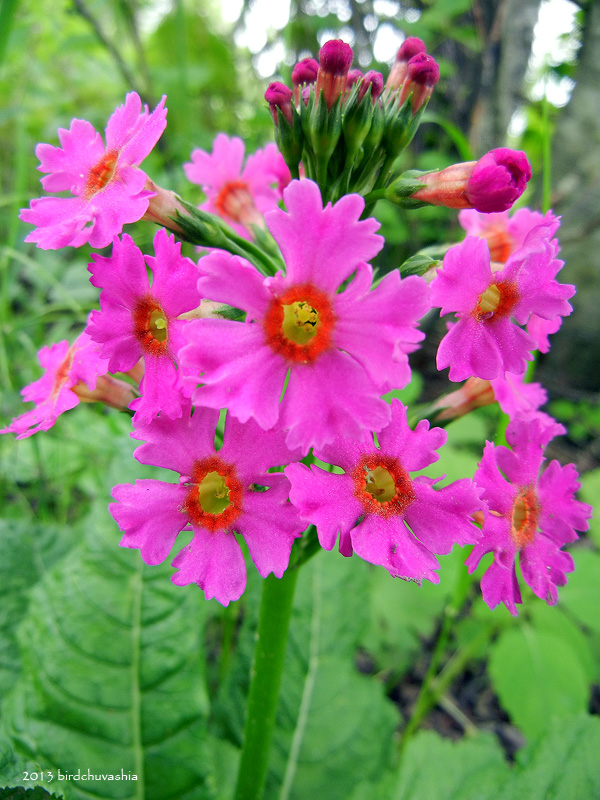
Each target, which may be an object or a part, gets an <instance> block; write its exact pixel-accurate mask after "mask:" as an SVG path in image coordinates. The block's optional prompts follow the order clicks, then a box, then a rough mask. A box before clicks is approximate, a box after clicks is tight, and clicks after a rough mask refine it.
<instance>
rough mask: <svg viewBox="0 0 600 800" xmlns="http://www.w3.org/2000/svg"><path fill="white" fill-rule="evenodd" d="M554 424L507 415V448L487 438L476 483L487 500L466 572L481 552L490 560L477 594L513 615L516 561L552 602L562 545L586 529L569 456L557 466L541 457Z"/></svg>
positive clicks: (563, 564)
mask: <svg viewBox="0 0 600 800" xmlns="http://www.w3.org/2000/svg"><path fill="white" fill-rule="evenodd" d="M559 432H564V428H562V426H561V425H558V424H556V425H555V426H554V428H547V427H546V428H544V427H543V426H542V424H541V423H540V421H539V420H532V421H528V422H525V421H522V420H514V421H513V422H511V423H510V424H509V426H508V428H507V431H506V438H507V441H508V442H509V444H510V445H511V446H512V451H511V450H508V449H507V448H506V447H495V446H494V445H493V444H491V443H490V442H486V445H485V450H484V453H483V458H482V460H481V463H480V464H479V468H478V470H477V472H476V473H475V478H474V480H475V483H476V484H477V485H478V486H479V487H481V489H483V492H484V493H483V499H484V500H485V501H486V502H487V505H488V510H486V512H485V517H484V524H483V535H482V537H481V539H480V541H479V542H478V543H477V544H476V545H475V547H474V548H473V551H472V553H471V554H470V555H469V557H468V558H467V560H466V564H467V565H468V567H469V572H473V571H474V570H475V569H476V568H477V565H478V564H479V561H480V559H481V558H482V556H484V555H485V554H486V553H490V552H493V554H494V561H493V562H492V564H491V566H490V567H489V568H488V569H487V571H486V572H485V574H484V576H483V578H482V579H481V591H482V593H483V599H484V600H485V602H486V603H487V604H488V606H489V607H490V608H494V607H495V606H497V605H498V604H499V603H504V605H505V606H506V607H507V608H508V609H509V610H510V612H511V614H514V615H516V613H517V609H516V604H517V603H520V602H521V592H520V590H519V583H518V580H517V572H516V567H515V562H516V558H517V554H518V555H519V564H520V567H521V572H522V574H523V578H524V580H525V583H526V584H527V585H528V586H529V587H530V588H531V590H532V591H533V593H534V594H535V595H536V596H537V597H540V598H541V599H542V600H546V602H547V603H548V604H549V605H554V604H555V603H556V601H557V599H558V594H557V588H556V587H557V586H564V584H565V583H566V582H567V578H566V574H567V573H568V572H572V571H573V569H574V564H573V559H572V558H571V556H570V555H569V554H568V553H565V552H564V551H563V550H561V547H562V546H563V545H564V544H567V543H568V542H572V541H574V540H575V539H577V534H576V533H575V531H585V530H587V528H588V519H589V518H590V516H591V512H592V509H591V506H588V505H586V504H585V503H581V502H580V501H579V500H576V499H575V496H574V495H575V492H576V491H577V489H578V488H579V483H578V482H577V477H578V475H577V471H576V469H575V467H574V466H573V464H568V465H567V466H566V467H562V466H561V465H560V464H559V463H558V461H552V462H551V463H550V464H548V466H547V467H546V468H545V470H544V471H543V472H542V473H541V475H540V474H539V473H540V468H541V466H542V465H543V464H544V462H545V458H544V455H543V451H544V447H545V446H546V444H547V443H548V441H549V440H550V439H551V438H552V437H553V436H554V435H556V434H557V433H559Z"/></svg>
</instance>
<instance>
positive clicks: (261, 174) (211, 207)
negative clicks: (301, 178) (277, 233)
mask: <svg viewBox="0 0 600 800" xmlns="http://www.w3.org/2000/svg"><path fill="white" fill-rule="evenodd" d="M243 160H244V142H243V141H242V140H241V139H240V138H239V137H237V136H234V137H233V138H232V139H230V138H229V137H228V136H226V135H225V134H224V133H219V134H218V136H217V137H216V139H215V141H214V142H213V150H212V153H207V152H205V151H204V150H200V149H196V150H193V151H192V160H191V162H188V163H187V164H184V165H183V168H184V170H185V174H186V176H187V179H188V180H189V181H191V182H192V183H197V184H199V185H200V186H201V187H202V191H203V192H204V194H205V195H206V197H207V200H206V202H205V203H203V204H202V205H201V206H200V208H201V209H202V210H203V211H209V212H210V213H211V214H216V215H217V216H219V217H221V219H224V220H225V221H226V222H227V223H228V224H229V225H230V226H231V227H232V228H233V229H234V230H235V231H236V232H237V233H239V235H240V236H243V237H244V238H246V239H249V238H251V236H252V225H258V226H259V227H262V226H263V225H264V222H263V214H265V213H266V212H267V211H270V210H271V209H273V208H276V207H277V205H278V203H279V201H280V200H281V192H282V188H281V184H283V186H286V185H287V184H288V183H289V182H290V180H291V175H290V172H289V169H288V168H287V165H286V163H285V161H284V160H283V156H282V155H281V153H280V152H279V150H278V149H277V147H276V146H275V145H274V144H268V145H267V146H266V147H265V148H264V150H257V151H256V152H255V153H254V154H253V155H250V156H248V158H247V159H246V164H245V165H244V167H243V168H242V162H243Z"/></svg>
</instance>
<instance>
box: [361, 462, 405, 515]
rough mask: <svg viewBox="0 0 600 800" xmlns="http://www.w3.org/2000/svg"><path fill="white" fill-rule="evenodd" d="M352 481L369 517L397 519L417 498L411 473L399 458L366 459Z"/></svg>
mask: <svg viewBox="0 0 600 800" xmlns="http://www.w3.org/2000/svg"><path fill="white" fill-rule="evenodd" d="M352 477H353V479H354V487H355V488H354V496H355V497H356V498H358V500H360V502H361V503H362V505H363V507H364V509H365V511H366V512H367V513H369V514H379V516H382V517H390V516H397V515H399V514H402V513H404V511H405V510H406V509H407V507H408V506H409V505H410V504H411V503H412V502H413V500H414V499H415V496H416V495H415V493H414V490H413V486H412V481H411V479H410V477H409V476H408V473H407V472H406V471H405V470H404V469H403V467H402V466H401V464H400V462H399V461H398V459H396V458H390V457H388V456H380V455H378V454H373V455H369V456H363V457H362V458H361V459H360V461H359V462H358V464H357V465H356V467H355V468H354V471H353V473H352Z"/></svg>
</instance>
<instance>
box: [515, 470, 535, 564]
mask: <svg viewBox="0 0 600 800" xmlns="http://www.w3.org/2000/svg"><path fill="white" fill-rule="evenodd" d="M538 514H539V503H538V499H537V495H536V493H535V491H534V489H533V487H532V486H527V487H525V488H524V489H521V491H520V492H519V494H518V495H517V497H516V500H515V502H514V503H513V509H512V517H511V524H510V535H511V537H512V540H513V542H514V543H515V545H516V546H517V548H518V549H519V550H521V549H522V548H523V547H526V546H527V545H528V544H531V543H532V542H533V540H534V539H535V534H536V532H537V523H538Z"/></svg>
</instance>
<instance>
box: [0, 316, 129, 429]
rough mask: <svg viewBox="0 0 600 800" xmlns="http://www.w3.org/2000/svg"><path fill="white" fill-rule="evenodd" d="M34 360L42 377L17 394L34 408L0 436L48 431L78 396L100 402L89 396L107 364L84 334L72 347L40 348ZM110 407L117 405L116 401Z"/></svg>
mask: <svg viewBox="0 0 600 800" xmlns="http://www.w3.org/2000/svg"><path fill="white" fill-rule="evenodd" d="M38 357H39V360H40V365H41V366H42V367H43V369H44V370H45V373H44V375H42V377H41V378H39V380H37V381H34V382H33V383H30V384H29V386H25V388H24V389H23V390H22V391H21V394H22V395H23V400H24V401H25V402H26V403H35V408H32V409H31V410H30V411H26V412H25V413H24V414H21V416H19V417H16V418H15V419H13V421H12V422H11V424H10V425H8V426H7V427H6V428H2V430H0V433H16V434H18V435H17V439H25V438H27V437H28V436H31V435H32V434H34V433H38V432H39V431H47V430H48V429H49V428H51V427H52V426H53V425H54V423H55V422H56V420H57V418H58V417H59V416H60V414H62V413H63V412H65V411H68V410H69V409H70V408H74V407H75V406H76V405H77V404H78V403H79V402H80V401H81V399H82V397H81V396H80V395H83V398H84V399H86V400H95V399H100V398H99V397H98V398H97V397H94V396H92V395H91V393H92V392H93V391H94V390H95V389H96V387H97V383H98V379H99V376H103V375H104V374H105V373H106V372H107V370H108V360H107V359H106V358H101V356H100V347H99V346H98V345H97V344H96V343H95V342H93V341H92V340H91V339H90V337H89V336H88V335H87V333H85V332H83V333H81V334H80V335H79V336H78V337H77V339H75V341H74V342H73V344H69V342H67V341H66V340H65V341H62V342H57V343H56V344H51V345H49V346H46V347H42V349H41V350H40V351H39V353H38ZM116 388H118V387H117V386H115V389H116ZM129 388H130V390H131V387H129ZM125 396H126V397H128V400H127V402H128V401H130V400H132V399H133V394H131V395H130V396H128V395H125ZM123 399H124V398H123V397H121V400H123ZM127 402H125V406H126V405H127ZM112 404H113V405H118V400H117V398H116V397H115V398H114V402H113V403H112Z"/></svg>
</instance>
